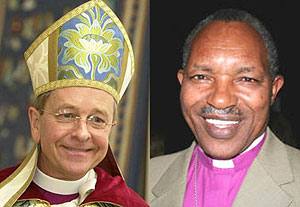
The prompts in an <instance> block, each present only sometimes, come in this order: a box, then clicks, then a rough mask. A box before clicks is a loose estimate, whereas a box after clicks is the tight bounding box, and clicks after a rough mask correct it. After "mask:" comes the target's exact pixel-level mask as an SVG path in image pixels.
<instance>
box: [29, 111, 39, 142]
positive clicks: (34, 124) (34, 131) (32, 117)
mask: <svg viewBox="0 0 300 207" xmlns="http://www.w3.org/2000/svg"><path fill="white" fill-rule="evenodd" d="M40 116H41V115H40V113H39V111H38V110H37V109H36V108H34V107H32V106H30V107H29V109H28V117H29V122H30V129H31V137H32V139H33V140H34V142H35V143H39V142H40V139H41V136H40Z"/></svg>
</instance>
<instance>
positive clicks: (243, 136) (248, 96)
mask: <svg viewBox="0 0 300 207" xmlns="http://www.w3.org/2000/svg"><path fill="white" fill-rule="evenodd" d="M177 76H178V80H179V82H180V84H181V93H180V99H181V107H182V111H183V115H184V117H185V120H186V121H187V123H188V125H189V127H190V128H191V130H192V131H193V133H194V135H195V137H196V139H197V141H198V143H199V144H200V146H201V147H202V148H203V150H204V151H205V152H206V154H208V155H209V156H210V157H212V158H215V159H230V158H233V157H235V156H237V155H238V154H240V153H241V152H243V151H244V150H245V149H246V148H247V147H248V146H249V145H250V144H251V143H252V142H253V141H254V140H255V139H256V138H257V137H258V136H260V135H261V134H262V133H263V132H264V131H265V129H266V127H267V124H268V117H269V108H270V105H271V104H272V103H273V102H274V100H275V98H276V95H277V93H278V91H279V90H280V88H281V87H282V86H283V83H284V80H283V77H282V76H276V77H275V78H274V80H273V81H272V80H271V77H270V73H269V65H268V60H267V51H266V48H265V45H264V42H263V40H262V38H261V37H260V35H259V34H258V33H257V32H256V30H254V29H253V28H252V27H251V26H250V25H248V24H246V23H242V22H223V21H214V22H212V23H210V24H209V25H207V26H206V27H205V28H204V29H202V30H201V31H200V32H199V33H198V34H197V35H196V37H195V39H194V40H193V44H192V47H191V51H190V57H189V61H188V64H187V67H186V69H185V70H179V71H178V74H177Z"/></svg>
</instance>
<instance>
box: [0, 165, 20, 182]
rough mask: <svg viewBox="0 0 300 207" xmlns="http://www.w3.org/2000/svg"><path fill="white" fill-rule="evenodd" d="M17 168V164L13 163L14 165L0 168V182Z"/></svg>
mask: <svg viewBox="0 0 300 207" xmlns="http://www.w3.org/2000/svg"><path fill="white" fill-rule="evenodd" d="M17 168H18V165H15V166H12V167H9V168H5V169H3V170H0V183H1V182H2V181H3V180H5V179H6V178H7V177H9V176H10V175H11V174H12V173H13V172H14V171H15V170H16V169H17Z"/></svg>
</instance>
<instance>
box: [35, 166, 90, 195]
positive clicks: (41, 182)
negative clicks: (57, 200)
mask: <svg viewBox="0 0 300 207" xmlns="http://www.w3.org/2000/svg"><path fill="white" fill-rule="evenodd" d="M92 170H93V169H92ZM89 173H90V171H89V172H87V174H86V175H85V176H84V177H82V178H81V179H79V180H75V181H66V180H59V179H56V178H53V177H50V176H48V175H46V174H45V173H43V172H42V171H41V170H39V169H38V168H37V169H36V171H35V175H34V178H33V182H34V183H35V184H36V185H38V186H39V187H41V188H43V189H44V190H46V191H49V192H51V193H56V194H60V195H71V194H75V193H78V192H79V188H80V186H81V185H82V184H83V183H85V182H86V181H87V179H88V177H89Z"/></svg>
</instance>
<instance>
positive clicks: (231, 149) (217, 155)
mask: <svg viewBox="0 0 300 207" xmlns="http://www.w3.org/2000/svg"><path fill="white" fill-rule="evenodd" d="M199 143H202V142H199ZM200 146H201V148H202V149H203V150H204V152H205V154H206V155H208V156H209V157H211V158H213V159H218V160H228V159H232V158H234V157H236V156H237V155H239V154H240V153H241V151H242V149H243V147H241V146H240V145H234V144H233V143H231V142H227V143H215V142H213V143H204V144H203V145H202V144H200Z"/></svg>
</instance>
